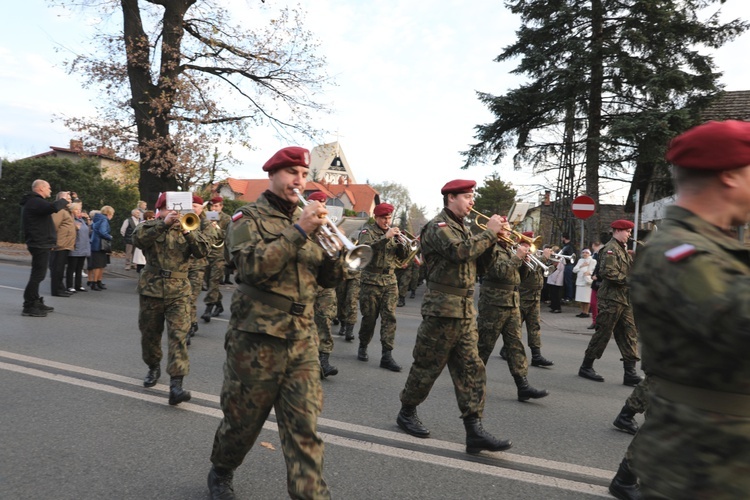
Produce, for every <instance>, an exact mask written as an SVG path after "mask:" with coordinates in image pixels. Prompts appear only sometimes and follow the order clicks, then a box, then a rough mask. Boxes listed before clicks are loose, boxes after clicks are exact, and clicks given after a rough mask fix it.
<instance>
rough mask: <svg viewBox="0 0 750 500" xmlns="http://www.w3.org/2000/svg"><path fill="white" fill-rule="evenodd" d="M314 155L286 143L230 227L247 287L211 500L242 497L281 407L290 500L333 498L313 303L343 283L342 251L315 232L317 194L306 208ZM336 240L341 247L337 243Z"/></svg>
mask: <svg viewBox="0 0 750 500" xmlns="http://www.w3.org/2000/svg"><path fill="white" fill-rule="evenodd" d="M309 167H310V153H309V151H308V150H307V149H304V148H300V147H287V148H284V149H281V150H280V151H278V152H277V153H276V154H274V155H273V156H272V157H271V158H270V159H269V160H268V161H267V162H266V163H265V165H264V166H263V170H264V171H266V172H268V178H269V181H270V182H269V188H268V190H267V191H265V192H264V193H263V194H261V195H260V197H259V198H258V200H257V201H256V202H254V203H249V204H247V205H245V206H244V207H242V208H241V209H240V210H239V211H238V212H237V213H236V214H234V216H232V220H233V222H232V223H231V224H230V226H229V228H228V232H227V238H226V242H225V246H226V250H227V252H228V254H229V256H231V261H232V263H233V264H234V265H235V267H236V270H237V277H238V278H239V280H240V284H239V285H238V287H237V289H236V290H235V292H234V295H233V296H232V304H231V311H232V315H231V318H230V321H229V327H228V330H227V335H226V340H225V349H226V352H227V358H226V363H225V365H224V385H223V387H222V390H221V409H222V411H223V413H224V418H223V420H222V421H221V423H220V424H219V428H218V429H217V430H216V435H215V437H214V444H213V451H212V453H211V462H212V464H213V467H212V468H211V471H210V472H209V475H208V486H209V490H210V492H211V498H213V499H228V498H234V493H233V487H232V477H233V474H234V470H235V469H236V468H237V467H239V465H240V464H241V463H242V461H243V460H244V458H245V455H246V454H247V453H248V451H250V449H251V448H252V447H253V445H254V444H255V441H256V439H257V438H258V435H259V434H260V431H261V429H262V428H263V423H264V422H265V421H266V418H267V417H268V414H269V413H270V411H271V409H272V408H273V409H274V410H275V413H276V420H277V424H278V428H279V436H280V438H281V446H282V449H283V453H284V460H285V461H286V468H287V488H288V493H289V496H290V497H292V498H316V499H323V498H330V492H329V490H328V486H327V484H326V482H325V480H324V479H323V441H322V440H321V438H320V437H319V436H318V434H317V421H318V415H319V414H320V412H321V409H322V405H323V392H322V389H321V383H320V364H319V360H318V346H317V335H316V333H315V328H314V326H313V304H314V302H315V297H316V295H317V292H318V286H319V285H320V286H323V287H324V288H333V287H335V286H336V285H337V284H338V283H339V282H340V281H341V278H342V273H343V262H344V258H343V256H341V257H335V256H333V257H331V256H328V255H327V254H326V252H324V251H323V249H322V247H321V246H320V245H319V244H318V243H317V242H316V241H315V239H314V236H313V237H312V238H311V237H310V235H313V233H315V231H317V230H318V229H319V228H320V226H321V225H323V224H324V223H326V221H327V219H326V218H325V215H326V214H327V211H326V208H325V206H324V205H322V204H321V203H319V202H317V201H311V202H309V203H308V204H307V205H306V206H305V207H304V208H299V207H298V203H299V198H298V196H297V194H295V192H294V190H295V189H297V190H298V191H299V192H300V193H301V192H304V189H305V185H306V183H307V176H308V173H309ZM332 244H334V245H335V244H336V243H335V242H332Z"/></svg>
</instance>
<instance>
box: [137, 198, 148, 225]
mask: <svg viewBox="0 0 750 500" xmlns="http://www.w3.org/2000/svg"><path fill="white" fill-rule="evenodd" d="M147 207H148V205H147V204H146V202H145V201H143V200H141V201H139V202H138V205H136V207H135V209H136V210H138V214H139V215H138V219H140V220H141V221H143V220H144V219H145V218H146V211H147Z"/></svg>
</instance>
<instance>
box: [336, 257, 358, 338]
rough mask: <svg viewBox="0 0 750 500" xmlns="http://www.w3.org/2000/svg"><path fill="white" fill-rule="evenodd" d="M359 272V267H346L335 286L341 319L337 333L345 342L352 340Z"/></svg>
mask: <svg viewBox="0 0 750 500" xmlns="http://www.w3.org/2000/svg"><path fill="white" fill-rule="evenodd" d="M361 274H362V271H360V270H359V269H351V268H348V267H347V268H346V269H345V270H344V280H343V281H342V282H341V284H340V285H339V286H338V287H337V288H336V296H337V298H338V307H337V309H338V318H339V320H340V321H341V328H340V329H339V335H340V336H343V337H344V339H345V340H346V341H347V342H351V341H352V340H354V324H355V323H356V322H357V312H358V311H359V291H360V287H361V285H360V276H361Z"/></svg>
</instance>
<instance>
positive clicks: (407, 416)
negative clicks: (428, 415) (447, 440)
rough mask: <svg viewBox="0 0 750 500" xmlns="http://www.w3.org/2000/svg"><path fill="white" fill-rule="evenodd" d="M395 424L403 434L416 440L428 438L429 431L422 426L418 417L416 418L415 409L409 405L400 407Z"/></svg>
mask: <svg viewBox="0 0 750 500" xmlns="http://www.w3.org/2000/svg"><path fill="white" fill-rule="evenodd" d="M396 423H397V424H398V426H399V427H401V428H402V429H403V430H404V432H406V433H407V434H410V435H412V436H414V437H418V438H426V437H429V436H430V430H429V429H428V428H427V427H425V426H424V424H423V423H422V421H421V420H419V416H417V407H416V406H410V405H401V411H399V412H398V417H396Z"/></svg>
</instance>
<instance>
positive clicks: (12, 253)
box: [0, 241, 138, 279]
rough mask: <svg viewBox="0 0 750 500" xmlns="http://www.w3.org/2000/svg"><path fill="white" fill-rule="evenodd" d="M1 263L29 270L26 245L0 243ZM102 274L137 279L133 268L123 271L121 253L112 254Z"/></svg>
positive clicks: (123, 258) (29, 258) (123, 260)
mask: <svg viewBox="0 0 750 500" xmlns="http://www.w3.org/2000/svg"><path fill="white" fill-rule="evenodd" d="M2 261H5V262H15V263H18V264H24V265H28V266H29V268H31V254H29V251H28V250H27V249H26V245H25V244H23V243H6V242H3V241H0V262H2ZM48 274H49V273H48ZM104 274H105V276H107V275H108V276H117V277H120V278H133V279H136V278H137V277H138V274H137V273H136V272H135V268H134V269H133V270H132V271H126V270H125V254H124V253H123V252H113V253H112V255H110V264H108V265H107V267H106V269H105V270H104Z"/></svg>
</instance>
